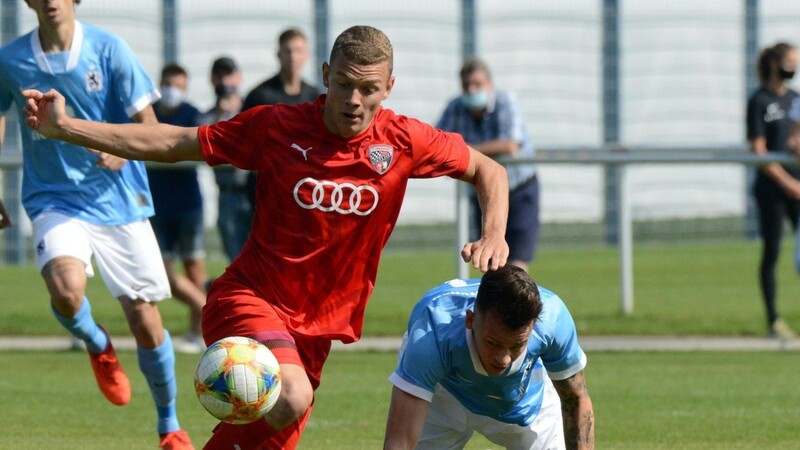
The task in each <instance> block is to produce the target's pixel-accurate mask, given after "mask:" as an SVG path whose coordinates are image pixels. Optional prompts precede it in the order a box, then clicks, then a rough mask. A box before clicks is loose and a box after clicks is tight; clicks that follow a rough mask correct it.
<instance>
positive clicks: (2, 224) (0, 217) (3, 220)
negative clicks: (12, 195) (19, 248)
mask: <svg viewBox="0 0 800 450" xmlns="http://www.w3.org/2000/svg"><path fill="white" fill-rule="evenodd" d="M10 226H11V217H10V216H9V215H8V211H6V207H5V205H3V201H2V200H0V230H2V229H3V228H8V227H10Z"/></svg>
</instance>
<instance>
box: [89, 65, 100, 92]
mask: <svg viewBox="0 0 800 450" xmlns="http://www.w3.org/2000/svg"><path fill="white" fill-rule="evenodd" d="M86 90H87V91H89V92H100V91H102V90H103V73H102V72H100V71H99V70H89V71H88V72H86Z"/></svg>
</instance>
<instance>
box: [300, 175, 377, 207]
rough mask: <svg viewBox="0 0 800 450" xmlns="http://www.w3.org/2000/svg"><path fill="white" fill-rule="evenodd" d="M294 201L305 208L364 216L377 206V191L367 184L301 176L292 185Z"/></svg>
mask: <svg viewBox="0 0 800 450" xmlns="http://www.w3.org/2000/svg"><path fill="white" fill-rule="evenodd" d="M294 201H295V202H297V204H298V205H300V206H301V207H303V208H305V209H318V210H320V211H324V212H331V211H336V212H338V213H339V214H351V213H353V214H355V215H357V216H366V215H367V214H369V213H371V212H372V211H374V210H375V208H376V207H377V206H378V191H377V190H375V188H374V187H372V186H370V185H368V184H362V185H360V186H356V185H355V184H353V183H336V182H333V181H326V180H323V181H320V180H316V179H314V178H311V177H306V178H303V179H302V180H300V181H298V182H297V184H295V185H294Z"/></svg>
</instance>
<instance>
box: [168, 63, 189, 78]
mask: <svg viewBox="0 0 800 450" xmlns="http://www.w3.org/2000/svg"><path fill="white" fill-rule="evenodd" d="M175 75H183V76H185V77H188V76H189V73H188V72H186V69H184V68H183V66H181V65H180V64H176V63H169V64H166V65H165V66H164V67H163V68H162V69H161V80H162V81H163V80H164V79H165V78H167V77H173V76H175Z"/></svg>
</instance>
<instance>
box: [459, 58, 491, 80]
mask: <svg viewBox="0 0 800 450" xmlns="http://www.w3.org/2000/svg"><path fill="white" fill-rule="evenodd" d="M477 71H481V72H483V73H485V74H486V76H487V77H488V78H489V79H490V80H491V79H492V72H491V71H489V65H488V64H486V62H485V61H484V60H482V59H480V58H474V57H472V58H467V59H465V60H464V64H462V65H461V70H459V72H458V76H459V77H461V79H462V80H463V79H464V77H466V76H468V75H470V74H472V73H473V72H477Z"/></svg>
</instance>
